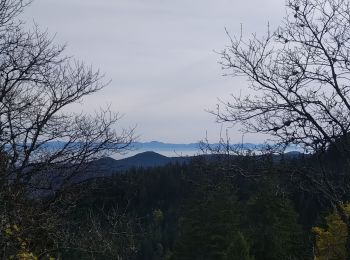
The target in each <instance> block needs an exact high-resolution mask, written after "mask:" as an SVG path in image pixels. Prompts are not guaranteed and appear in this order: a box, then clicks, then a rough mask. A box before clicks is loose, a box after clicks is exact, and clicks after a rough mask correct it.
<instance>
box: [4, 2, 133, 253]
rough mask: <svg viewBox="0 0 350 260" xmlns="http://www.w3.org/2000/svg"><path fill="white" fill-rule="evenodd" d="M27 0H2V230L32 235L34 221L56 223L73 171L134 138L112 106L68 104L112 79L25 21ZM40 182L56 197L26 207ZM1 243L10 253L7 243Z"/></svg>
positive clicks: (97, 89) (100, 87) (120, 150)
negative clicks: (81, 108) (84, 108)
mask: <svg viewBox="0 0 350 260" xmlns="http://www.w3.org/2000/svg"><path fill="white" fill-rule="evenodd" d="M29 3H30V1H26V0H0V151H1V159H0V161H1V169H0V183H1V187H0V189H1V194H2V196H1V200H2V202H3V203H1V204H2V205H1V218H2V219H1V220H0V225H1V228H0V232H1V235H2V238H4V237H5V235H4V234H5V233H4V232H5V231H4V230H6V227H5V226H6V225H10V227H13V226H16V227H18V230H21V232H22V233H24V232H25V229H26V228H28V232H27V236H28V234H30V235H31V236H33V234H34V231H33V226H34V225H36V224H35V222H36V221H37V222H38V223H40V224H41V225H42V226H41V227H42V229H45V228H44V227H45V225H46V224H48V225H49V224H50V225H49V226H50V228H53V227H54V223H56V222H57V221H59V216H58V214H57V210H58V209H59V208H64V206H62V205H66V206H67V207H69V206H70V204H69V203H65V200H66V201H69V199H68V197H69V192H66V191H65V189H66V188H67V187H69V186H70V185H71V184H72V182H71V180H72V178H73V176H74V175H75V174H77V173H78V172H80V173H81V172H82V171H83V170H84V169H85V168H86V167H87V166H88V164H89V162H91V161H93V160H95V159H97V158H99V157H101V156H105V155H107V154H109V153H114V152H123V151H125V149H126V148H127V147H128V146H129V145H130V143H131V142H132V140H133V129H124V130H121V131H119V132H118V131H117V130H116V125H117V123H118V122H119V118H120V117H119V115H118V114H117V113H113V112H111V111H110V110H109V109H105V110H101V111H99V112H97V113H96V114H95V115H84V114H81V113H79V114H77V113H73V112H71V113H68V112H67V111H69V109H67V107H69V105H71V104H74V103H76V102H80V101H81V100H82V99H83V98H84V97H86V96H88V95H91V94H94V93H95V92H97V91H99V90H101V89H102V88H103V87H105V86H106V85H107V83H106V82H104V81H103V75H101V74H100V73H99V72H98V71H94V70H93V69H92V68H91V67H88V66H86V65H85V64H84V63H82V62H79V61H76V60H74V59H72V58H70V57H67V56H65V55H64V49H65V46H59V45H56V44H54V42H53V39H52V38H50V37H49V36H48V34H47V33H46V32H41V31H40V30H39V29H38V28H37V27H36V26H35V27H34V28H33V29H32V30H31V31H26V30H24V29H23V22H21V21H20V20H18V15H19V14H20V13H21V12H22V11H23V9H24V8H25V7H26V6H27V5H28V4H29ZM57 178H58V179H59V182H58V181H57ZM57 183H59V184H60V185H57ZM37 189H39V190H52V191H53V193H52V194H51V195H52V197H51V198H50V200H48V201H46V203H43V205H42V206H41V208H40V210H39V209H38V208H35V207H33V208H32V210H31V211H28V205H29V204H30V203H28V197H30V196H32V197H33V194H34V192H35V190H37ZM71 197H74V196H71ZM70 201H72V200H70ZM34 204H35V203H33V205H34ZM57 205H59V206H57ZM21 206H26V207H24V208H25V209H26V210H27V212H23V211H24V208H21ZM55 210H56V211H55ZM45 212H46V213H47V214H44V213H45ZM39 213H40V214H42V215H40V214H39ZM39 215H40V217H38V216H39ZM53 218H55V219H56V220H57V221H56V220H55V221H53ZM29 220H30V221H29ZM40 221H42V222H40ZM44 222H45V223H44ZM26 224H27V226H26V227H25V225H26ZM52 230H53V229H52ZM52 230H51V231H52ZM18 232H19V231H18ZM52 232H53V231H52ZM12 233H13V232H12ZM21 236H22V235H21ZM23 236H24V234H23ZM5 240H6V239H5ZM5 242H6V241H5ZM1 244H2V245H5V246H4V247H3V248H2V256H4V257H5V256H7V254H6V252H5V251H6V248H5V247H6V243H5V244H3V243H1Z"/></svg>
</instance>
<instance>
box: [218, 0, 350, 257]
mask: <svg viewBox="0 0 350 260" xmlns="http://www.w3.org/2000/svg"><path fill="white" fill-rule="evenodd" d="M286 9H287V13H286V16H285V18H284V20H283V24H282V26H280V27H279V28H278V29H277V30H275V31H271V30H270V28H268V32H267V34H266V35H265V36H264V37H258V36H257V35H252V37H250V38H249V39H245V38H244V37H243V35H242V34H241V35H240V36H239V37H232V36H231V35H230V34H229V33H228V36H229V39H230V45H229V46H227V48H226V49H224V50H223V51H222V52H220V55H221V64H222V66H223V69H224V70H227V71H228V73H227V74H226V75H232V76H245V77H247V78H248V80H249V88H250V89H251V92H252V93H250V94H247V95H233V99H232V101H229V102H222V103H221V104H220V105H219V106H218V110H217V111H216V112H214V113H215V114H216V115H217V118H218V121H220V122H230V123H233V124H236V123H239V124H240V125H241V126H242V127H243V129H244V130H245V131H247V132H258V133H266V134H268V135H269V136H271V138H272V139H273V140H275V141H276V142H277V143H279V144H282V145H289V144H296V145H299V146H301V147H303V148H304V149H306V150H307V151H309V152H311V153H316V152H317V153H319V152H320V151H325V150H327V149H329V148H330V147H335V148H336V150H337V151H338V154H339V155H340V156H341V157H342V158H343V161H345V162H346V163H347V165H348V166H350V151H349V149H350V146H349V144H350V143H349V142H350V140H349V128H350V95H349V91H350V30H349V28H350V4H349V2H348V1H342V0H287V2H286ZM347 168H348V167H347ZM348 174H349V172H346V176H348ZM346 176H345V177H344V178H343V179H342V181H344V182H345V183H343V184H342V185H341V186H339V185H335V184H334V183H333V182H332V179H334V176H333V177H332V176H331V175H330V174H329V172H326V171H323V170H321V172H318V173H317V178H315V175H314V176H313V177H311V179H310V181H311V182H312V183H313V184H314V187H316V188H317V189H318V191H319V192H320V193H322V194H323V195H324V196H325V197H326V198H327V199H328V200H329V201H331V202H332V203H333V205H335V206H336V208H337V209H338V210H339V212H340V214H341V215H342V219H343V221H344V222H345V223H346V224H347V227H348V232H349V234H350V219H349V216H347V215H346V214H345V212H344V210H343V208H342V203H343V196H344V194H347V193H348V192H349V178H348V177H346ZM309 177H310V176H307V178H309ZM347 252H348V256H347V259H350V239H348V244H347Z"/></svg>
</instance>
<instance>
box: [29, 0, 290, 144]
mask: <svg viewBox="0 0 350 260" xmlns="http://www.w3.org/2000/svg"><path fill="white" fill-rule="evenodd" d="M284 13H285V11H284V0H244V1H242V0H34V2H33V3H32V4H31V5H30V6H29V7H27V9H26V10H25V12H24V13H23V15H22V19H23V20H25V21H26V23H27V25H26V26H28V27H31V26H32V25H33V23H36V24H37V25H39V27H40V28H41V30H47V31H48V32H49V34H50V35H52V36H55V42H56V43H58V44H67V49H66V54H67V55H70V56H74V57H75V58H76V59H78V60H82V61H84V62H85V63H86V64H87V65H90V64H91V65H92V67H93V68H95V69H99V70H100V71H101V72H102V73H104V74H105V80H106V81H109V80H110V81H111V83H110V84H109V85H108V86H107V87H106V88H105V89H103V90H102V91H100V92H99V93H97V94H94V95H93V96H90V97H88V98H86V99H85V100H84V103H83V104H79V105H76V106H74V107H72V108H71V109H74V110H77V111H85V112H87V113H89V112H92V111H93V110H97V109H99V107H106V106H107V105H109V106H110V107H111V109H112V110H113V111H117V112H119V113H120V114H122V115H123V118H122V119H121V121H120V126H119V127H128V126H131V127H133V126H136V134H137V135H138V136H139V140H140V141H151V140H158V141H163V142H171V143H190V142H197V141H199V140H202V139H203V138H205V137H206V136H208V138H209V140H211V141H213V142H215V141H217V139H218V138H219V134H220V131H221V129H222V126H221V125H219V124H217V123H215V117H214V116H213V115H211V114H209V113H208V112H207V111H206V110H211V109H215V107H216V104H217V103H218V99H219V98H220V99H223V100H229V99H230V95H231V94H235V93H239V92H240V91H241V90H243V91H244V90H245V89H246V87H247V82H246V81H245V79H243V78H232V77H223V76H222V74H223V71H222V70H221V67H220V65H219V64H218V61H219V55H218V54H217V53H216V52H215V51H220V50H222V49H224V48H225V46H226V45H227V44H228V38H227V36H226V34H225V28H227V29H228V31H229V32H230V34H232V35H235V34H239V33H240V30H241V24H242V26H243V32H244V34H245V35H250V34H251V33H254V32H257V33H263V32H265V31H266V30H267V24H268V23H270V26H271V27H272V28H275V27H277V26H278V25H279V24H280V23H281V20H282V18H283V15H284ZM223 127H224V128H226V127H227V126H226V125H225V126H223ZM229 134H230V137H231V140H232V142H240V141H241V139H242V134H241V133H240V132H239V131H238V129H236V128H234V129H230V130H229ZM263 138H264V137H261V136H258V135H249V136H246V137H245V140H244V141H246V142H262V141H263Z"/></svg>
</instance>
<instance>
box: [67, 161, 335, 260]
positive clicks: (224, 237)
mask: <svg viewBox="0 0 350 260" xmlns="http://www.w3.org/2000/svg"><path fill="white" fill-rule="evenodd" d="M209 158H210V159H209V160H208V157H197V158H194V160H193V161H192V162H191V163H186V164H180V163H175V164H168V165H166V166H161V167H153V168H133V169H130V170H128V171H127V172H125V173H124V174H119V173H115V174H114V175H113V176H111V177H106V178H100V179H97V180H91V181H90V182H89V183H87V184H84V185H85V186H84V190H85V191H88V192H85V195H84V196H83V197H82V199H81V200H80V201H79V203H78V205H77V207H76V208H75V209H74V210H73V211H72V214H71V218H72V219H69V220H68V222H70V223H74V225H72V226H71V228H70V230H69V233H70V234H75V233H76V234H79V235H78V237H76V238H74V239H75V240H78V241H79V242H80V243H81V247H82V248H84V247H89V248H90V249H91V248H92V249H94V250H92V251H93V252H91V250H89V252H88V253H86V254H85V253H84V251H82V250H77V251H76V252H75V253H74V254H73V252H72V250H67V251H66V252H65V254H64V256H65V258H64V259H76V258H84V257H86V258H90V257H93V258H94V259H116V257H117V256H118V257H122V259H140V260H141V259H142V260H146V259H149V260H151V259H169V260H170V259H172V260H174V259H179V260H181V259H198V260H199V259H237V260H238V259H266V260H267V259H276V260H277V259H310V257H311V256H312V255H313V252H312V248H313V241H314V240H313V239H314V235H313V234H312V232H311V228H312V226H315V225H318V224H322V221H321V220H322V214H323V213H324V212H326V211H327V210H328V206H327V205H326V204H320V202H319V198H318V196H317V194H313V193H311V192H306V191H302V190H301V189H300V187H299V186H298V185H287V184H289V183H290V169H291V167H290V166H291V165H296V163H297V162H299V163H300V164H302V163H303V162H302V160H303V159H302V158H301V157H300V158H297V159H295V158H290V159H285V160H279V161H278V162H276V160H275V159H274V158H271V157H266V158H263V157H240V158H238V157H235V158H233V159H232V158H231V159H232V160H231V161H230V162H229V163H228V161H227V158H224V157H222V156H217V157H216V160H214V158H215V157H209ZM227 165H231V167H230V168H227ZM232 165H235V168H232ZM262 165H265V166H269V168H266V167H262ZM267 169H269V171H267ZM242 170H244V172H245V173H247V174H248V175H249V176H246V175H245V176H243V175H242V174H241V172H242ZM286 179H288V180H289V181H288V182H287V181H286ZM295 184H297V181H296V182H295ZM73 220H74V221H73ZM77 228H78V230H79V232H77V231H78V230H77Z"/></svg>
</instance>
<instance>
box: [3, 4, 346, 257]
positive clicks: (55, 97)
mask: <svg viewBox="0 0 350 260" xmlns="http://www.w3.org/2000/svg"><path fill="white" fill-rule="evenodd" d="M30 4H31V1H27V0H0V258H1V259H19V260H37V259H47V260H54V259H118V260H122V259H135V260H136V259H145V260H146V259H150V260H151V259H155V260H157V259H159V260H182V259H184V260H190V259H191V260H196V259H198V260H205V259H208V260H209V259H214V260H216V259H217V260H221V259H222V260H245V259H246V260H253V259H255V260H260V259H261V260H265V259H266V260H271V259H272V260H273V259H276V260H292V259H318V260H338V259H339V260H345V259H346V260H349V259H350V172H349V169H350V138H349V129H350V94H349V93H350V86H349V81H350V30H349V28H350V3H349V2H348V1H343V0H287V1H286V2H285V8H286V15H285V17H284V18H283V21H282V22H281V25H280V26H279V27H278V28H277V29H276V30H272V29H271V28H270V26H268V28H267V32H266V34H265V35H264V36H261V37H260V36H259V35H260V34H253V35H250V36H248V37H246V36H245V35H244V34H243V30H242V31H241V35H239V34H238V35H236V34H235V35H233V34H231V33H230V32H229V31H228V30H226V34H227V38H228V40H229V44H228V45H226V46H225V47H224V49H223V50H222V51H218V52H216V55H218V59H219V64H220V65H221V67H222V70H223V71H224V74H225V76H232V77H244V78H245V79H246V83H245V84H246V85H247V87H248V89H249V91H250V92H249V91H248V92H247V93H242V92H241V91H236V92H234V94H232V96H230V97H229V98H228V99H227V100H226V101H225V100H224V99H220V100H219V101H218V102H219V104H218V105H217V109H216V110H209V111H208V112H209V113H208V115H209V116H213V117H214V118H215V120H216V122H217V123H220V124H222V125H226V126H227V127H228V128H232V129H239V130H237V131H240V132H239V133H241V134H243V135H244V134H258V135H263V136H264V137H266V138H265V139H264V144H259V147H260V149H246V148H244V147H243V141H242V145H241V146H240V145H239V144H238V145H237V144H232V143H231V139H230V136H229V134H227V135H226V136H225V137H224V136H220V137H219V139H220V142H218V143H217V144H215V145H212V144H210V142H209V141H208V140H207V139H205V138H204V139H203V140H202V142H201V149H202V150H201V153H200V154H198V155H196V156H191V157H184V158H175V159H174V158H167V157H165V156H163V157H161V158H162V162H161V163H162V164H161V166H159V165H158V166H157V165H154V163H155V164H156V163H159V162H156V161H148V162H145V164H144V167H138V166H137V165H134V167H126V168H123V169H118V168H115V169H114V170H113V172H112V174H110V169H108V170H109V172H108V174H107V168H104V167H102V165H101V164H100V163H101V162H103V163H105V166H106V165H108V163H109V162H111V161H112V160H113V159H111V158H110V157H109V156H113V155H116V154H119V155H120V154H124V155H125V154H127V152H128V151H130V150H131V149H132V146H133V144H135V143H136V142H137V136H138V134H137V131H138V129H137V128H136V129H135V127H130V128H123V127H121V126H120V120H121V118H122V116H121V115H120V114H119V113H118V112H115V111H113V110H112V109H111V106H108V105H107V107H106V108H101V109H99V110H98V111H95V112H94V113H84V112H81V111H77V110H75V109H74V105H76V104H77V103H78V104H80V103H82V102H83V101H84V100H85V99H86V98H87V97H89V96H91V95H94V94H95V93H96V92H99V91H100V90H102V89H104V88H105V87H107V86H108V85H109V83H110V81H109V80H106V79H105V76H104V74H102V73H101V72H100V71H99V70H94V69H93V68H92V66H87V65H86V64H85V63H84V62H82V61H79V60H76V59H75V58H74V57H72V56H68V55H66V54H65V53H66V46H65V45H59V44H57V43H56V42H55V38H54V37H50V35H49V34H48V32H46V31H42V30H41V29H40V28H39V26H38V25H34V28H32V29H31V30H28V29H27V27H25V23H24V22H23V21H22V20H21V19H20V15H21V14H22V13H23V12H24V11H25V10H26V8H28V6H29V5H30ZM130 102H132V101H130ZM68 108H70V109H68ZM167 120H169V119H168V118H167ZM167 122H168V121H167ZM164 124H166V122H164ZM237 127H238V128H237ZM153 143H156V142H153ZM290 147H297V148H298V149H299V151H293V152H287V150H288V149H289V148H290ZM150 154H151V155H152V152H151V153H150ZM153 158H155V157H153ZM158 158H160V157H158ZM134 159H135V158H134ZM131 161H132V160H131ZM165 162H168V163H165ZM152 164H153V166H152Z"/></svg>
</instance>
